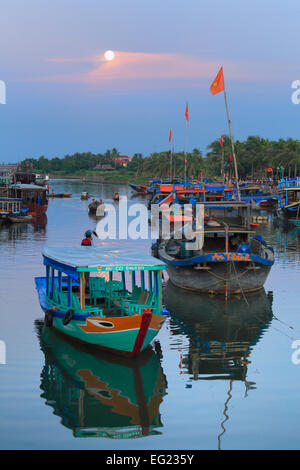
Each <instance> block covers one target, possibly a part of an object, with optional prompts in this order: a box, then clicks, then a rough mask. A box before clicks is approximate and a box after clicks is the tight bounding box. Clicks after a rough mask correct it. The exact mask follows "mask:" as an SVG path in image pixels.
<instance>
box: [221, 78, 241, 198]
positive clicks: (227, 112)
mask: <svg viewBox="0 0 300 470" xmlns="http://www.w3.org/2000/svg"><path fill="white" fill-rule="evenodd" d="M224 99H225V107H226V114H227V121H228V127H229V133H230V140H231V150H232V157H233V163H234V172H235V179H236V188H237V196H238V201H240V200H241V194H240V188H239V175H238V168H237V162H236V156H235V149H234V143H233V137H232V131H231V121H230V116H229V110H228V102H227V95H226V90H225V84H224Z"/></svg>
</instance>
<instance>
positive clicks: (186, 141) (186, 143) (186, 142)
mask: <svg viewBox="0 0 300 470" xmlns="http://www.w3.org/2000/svg"><path fill="white" fill-rule="evenodd" d="M187 147H188V120H186V128H185V152H184V181H186V154H187Z"/></svg>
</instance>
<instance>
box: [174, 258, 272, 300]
mask: <svg viewBox="0 0 300 470" xmlns="http://www.w3.org/2000/svg"><path fill="white" fill-rule="evenodd" d="M207 268H208V269H201V270H198V269H195V266H193V265H192V266H180V267H179V266H170V265H168V266H167V272H168V275H169V277H170V280H171V282H172V283H173V284H174V285H175V286H177V287H180V288H182V289H186V290H190V291H194V292H202V293H211V294H226V293H231V294H240V293H242V292H255V291H258V290H260V289H262V287H263V285H264V283H265V281H266V279H267V276H268V274H269V272H270V269H271V266H268V265H256V266H255V269H253V267H252V266H250V265H249V263H243V262H241V263H235V264H234V266H233V265H232V264H231V263H207Z"/></svg>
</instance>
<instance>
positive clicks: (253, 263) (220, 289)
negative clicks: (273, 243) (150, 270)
mask: <svg viewBox="0 0 300 470" xmlns="http://www.w3.org/2000/svg"><path fill="white" fill-rule="evenodd" d="M220 204H222V205H223V206H224V214H223V215H222V217H219V218H216V216H212V215H211V213H215V212H214V211H215V208H216V207H217V208H218V211H220V212H221V211H222V208H220ZM204 209H205V218H204V226H203V230H196V229H195V224H194V226H193V228H194V234H193V238H192V240H187V239H186V238H185V234H184V230H183V233H182V234H181V235H182V236H181V237H179V236H178V233H173V236H171V238H170V239H168V240H159V241H158V242H157V245H156V247H154V252H155V251H156V254H157V255H158V257H159V258H160V259H161V260H162V261H163V262H164V263H165V264H166V265H167V271H168V274H169V276H170V279H171V282H172V283H173V284H175V285H176V286H177V287H181V288H183V289H187V290H191V291H197V292H206V293H215V294H225V295H228V294H229V293H232V294H238V293H242V292H254V291H256V290H259V289H261V288H262V287H263V285H264V283H265V281H266V278H267V276H268V274H269V272H270V269H271V267H272V266H273V264H274V252H273V249H272V247H269V246H267V245H266V243H265V242H264V241H263V239H262V237H261V236H259V235H256V233H255V230H252V229H251V227H250V213H249V212H250V206H249V205H248V204H246V203H243V202H231V203H230V202H227V201H226V202H222V203H220V202H217V201H216V202H207V203H204ZM220 215H221V214H220ZM202 237H203V244H202V243H201V242H200V240H201V238H202ZM191 242H193V243H192V244H191ZM191 245H192V247H191Z"/></svg>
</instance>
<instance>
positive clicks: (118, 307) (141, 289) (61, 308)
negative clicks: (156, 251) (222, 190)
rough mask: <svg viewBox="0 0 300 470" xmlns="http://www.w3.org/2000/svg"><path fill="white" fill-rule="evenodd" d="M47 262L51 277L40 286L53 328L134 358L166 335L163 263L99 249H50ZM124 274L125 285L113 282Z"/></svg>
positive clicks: (47, 320)
mask: <svg viewBox="0 0 300 470" xmlns="http://www.w3.org/2000/svg"><path fill="white" fill-rule="evenodd" d="M43 257H44V264H45V266H46V276H45V277H38V278H35V283H36V287H37V290H38V295H39V300H40V304H41V307H42V309H43V310H44V312H45V324H46V325H47V326H49V327H51V326H53V327H54V328H56V329H57V330H59V331H60V332H61V333H64V334H65V335H67V336H71V337H72V338H74V339H77V340H79V341H81V342H84V343H88V344H89V345H91V346H93V347H98V348H101V349H105V350H108V351H110V352H114V353H117V354H121V355H125V356H130V357H133V356H137V355H138V354H139V353H140V352H141V351H143V350H144V349H145V348H146V347H147V346H148V345H149V344H150V342H151V341H152V340H153V339H154V338H155V336H156V335H157V333H158V332H159V330H160V329H161V327H162V325H163V323H164V321H165V319H166V316H167V313H168V312H166V311H165V310H164V309H163V306H162V274H161V273H162V270H163V269H164V268H165V265H164V263H163V262H161V261H159V260H157V259H155V258H153V257H152V256H149V255H144V254H142V253H136V252H130V251H128V250H127V249H126V250H125V249H123V250H122V249H111V248H106V247H93V246H90V247H84V246H80V247H76V248H72V247H52V248H51V247H44V249H43ZM120 272H121V273H122V281H119V280H117V279H113V277H114V276H113V275H114V273H118V275H119V274H120ZM126 272H128V274H129V273H130V279H128V276H127V278H126ZM136 272H139V277H140V279H141V283H140V285H138V284H137V278H136ZM99 275H102V276H105V277H99ZM145 279H147V286H148V289H147V288H146V284H145ZM129 281H130V282H129ZM128 284H130V285H131V288H130V289H129V285H128ZM87 285H88V287H89V289H87Z"/></svg>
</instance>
